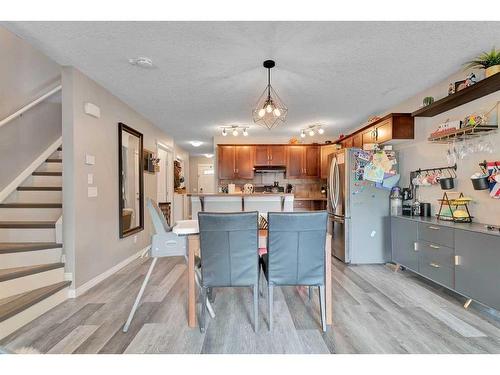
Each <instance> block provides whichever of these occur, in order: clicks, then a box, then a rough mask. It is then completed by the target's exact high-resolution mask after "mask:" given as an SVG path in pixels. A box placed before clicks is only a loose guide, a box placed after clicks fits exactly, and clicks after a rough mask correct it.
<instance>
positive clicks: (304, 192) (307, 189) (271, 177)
mask: <svg viewBox="0 0 500 375" xmlns="http://www.w3.org/2000/svg"><path fill="white" fill-rule="evenodd" d="M274 181H278V183H279V186H283V187H284V188H286V186H287V184H291V185H292V186H293V193H295V195H296V196H301V197H316V196H321V187H322V186H325V185H326V181H324V180H320V179H316V180H308V179H288V178H286V177H285V175H284V173H256V174H255V177H254V178H253V179H252V180H219V185H227V184H235V185H236V186H238V187H240V188H242V187H243V185H245V184H248V183H250V184H253V185H254V186H264V185H273V183H274Z"/></svg>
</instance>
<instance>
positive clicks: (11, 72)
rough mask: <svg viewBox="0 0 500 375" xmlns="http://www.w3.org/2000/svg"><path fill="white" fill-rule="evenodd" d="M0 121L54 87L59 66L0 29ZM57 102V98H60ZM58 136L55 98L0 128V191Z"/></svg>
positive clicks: (59, 125)
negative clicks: (0, 171)
mask: <svg viewBox="0 0 500 375" xmlns="http://www.w3.org/2000/svg"><path fill="white" fill-rule="evenodd" d="M0 51H2V52H1V54H2V57H1V58H0V120H2V119H4V118H5V117H7V116H10V115H11V114H12V113H14V112H15V111H17V110H18V109H20V108H21V107H23V106H24V105H26V104H28V103H29V102H31V101H33V100H34V99H36V98H38V97H39V96H40V95H42V94H44V93H45V92H47V91H49V90H50V89H51V88H53V87H54V86H56V85H57V83H58V81H59V77H60V67H59V65H57V64H56V63H55V62H53V61H52V60H50V59H49V58H47V57H46V56H45V55H43V54H41V53H40V52H38V51H37V50H35V49H34V48H33V47H31V46H30V45H29V44H27V43H26V42H24V41H23V40H22V39H20V38H18V37H17V36H16V35H14V34H12V33H11V32H10V31H7V30H6V29H4V28H2V27H0ZM59 101H60V98H59ZM60 136H61V104H60V102H57V96H56V97H54V98H52V100H46V101H44V102H42V103H40V104H38V105H37V106H35V107H33V108H31V109H30V110H29V111H27V112H26V113H25V114H24V115H23V116H22V117H18V118H16V119H15V120H12V121H11V122H10V123H8V124H7V125H4V126H2V127H1V128H0V167H1V170H2V173H1V174H0V191H1V190H2V189H3V188H5V187H6V186H7V185H8V184H9V183H10V182H12V180H13V179H14V178H16V177H17V176H18V175H19V174H20V173H21V172H22V171H24V170H25V169H26V168H27V167H28V166H29V165H30V164H31V163H32V162H33V161H34V160H35V159H36V158H37V157H38V156H40V154H41V153H42V152H43V151H45V150H46V149H47V147H48V146H50V145H51V144H52V143H54V141H55V140H56V139H57V138H59V137H60Z"/></svg>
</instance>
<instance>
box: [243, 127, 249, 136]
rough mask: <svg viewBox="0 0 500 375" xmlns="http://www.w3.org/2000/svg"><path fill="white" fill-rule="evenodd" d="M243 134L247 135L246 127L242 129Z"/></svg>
mask: <svg viewBox="0 0 500 375" xmlns="http://www.w3.org/2000/svg"><path fill="white" fill-rule="evenodd" d="M243 136H244V137H247V136H248V132H247V129H246V128H245V129H243Z"/></svg>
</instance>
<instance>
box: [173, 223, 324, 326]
mask: <svg viewBox="0 0 500 375" xmlns="http://www.w3.org/2000/svg"><path fill="white" fill-rule="evenodd" d="M172 231H173V232H174V233H175V234H177V235H178V236H187V244H188V246H187V247H188V249H187V252H188V254H187V259H188V266H187V268H188V298H187V311H188V326H189V327H191V328H194V327H196V295H197V293H196V281H195V257H196V255H197V254H199V252H200V238H199V233H200V231H199V226H198V220H179V221H177V222H176V225H175V226H174V227H173V228H172ZM266 239H267V230H266V229H260V230H259V248H261V249H262V248H265V247H266V243H267V240H266ZM331 243H332V241H331V235H330V234H329V233H327V234H326V241H325V294H326V303H325V305H326V324H327V325H332V323H333V311H332V310H333V306H332V260H331V259H332V258H331V256H332V255H331Z"/></svg>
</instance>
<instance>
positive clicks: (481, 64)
mask: <svg viewBox="0 0 500 375" xmlns="http://www.w3.org/2000/svg"><path fill="white" fill-rule="evenodd" d="M465 68H466V69H468V68H480V69H485V76H486V78H488V77H491V76H492V75H493V74H496V73H500V50H496V49H495V47H493V48H492V49H491V51H490V52H483V53H482V54H480V55H479V56H477V57H476V58H475V59H474V60H472V61H469V62H468V63H467V65H466V66H465Z"/></svg>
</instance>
